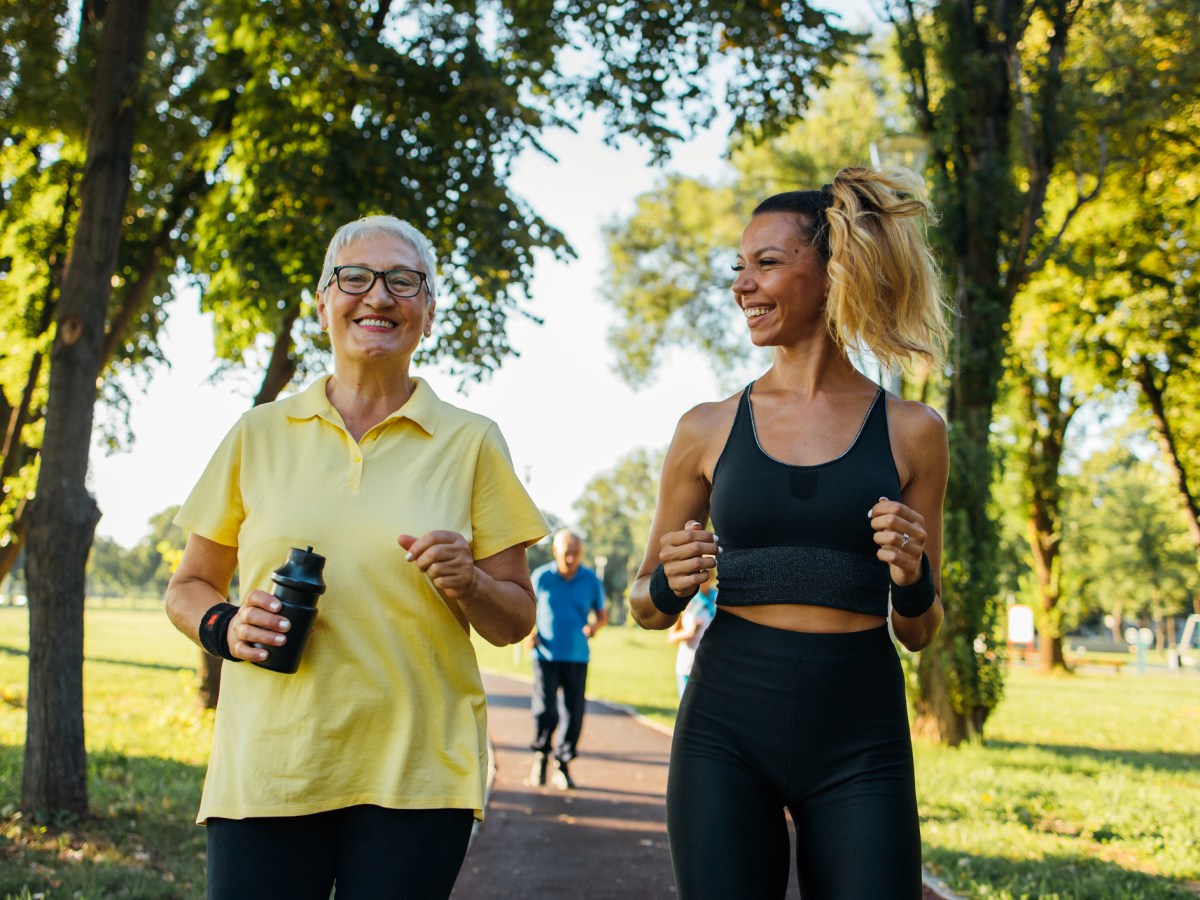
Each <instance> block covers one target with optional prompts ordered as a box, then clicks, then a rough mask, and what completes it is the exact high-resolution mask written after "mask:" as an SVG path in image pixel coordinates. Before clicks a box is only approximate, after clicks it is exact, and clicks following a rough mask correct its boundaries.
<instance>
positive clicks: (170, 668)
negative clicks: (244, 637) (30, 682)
mask: <svg viewBox="0 0 1200 900" xmlns="http://www.w3.org/2000/svg"><path fill="white" fill-rule="evenodd" d="M0 653H3V654H5V655H6V656H26V657H27V656H29V651H28V650H22V649H20V648H19V647H5V646H2V645H0ZM83 659H84V662H93V663H106V664H108V665H110V666H132V667H133V668H135V669H159V670H160V671H164V672H194V671H196V667H195V666H175V665H171V664H170V663H153V662H138V661H137V660H132V659H106V658H104V657H102V656H85V657H84V658H83Z"/></svg>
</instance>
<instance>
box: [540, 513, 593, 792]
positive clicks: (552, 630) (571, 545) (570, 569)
mask: <svg viewBox="0 0 1200 900" xmlns="http://www.w3.org/2000/svg"><path fill="white" fill-rule="evenodd" d="M553 547H554V561H553V562H549V563H546V565H544V566H541V567H539V568H538V569H535V570H534V572H533V576H532V577H533V589H534V591H535V592H536V594H537V627H536V628H535V630H534V632H533V634H532V635H531V636H530V638H531V640H532V643H533V654H532V660H533V703H532V708H533V724H534V732H535V733H534V739H533V744H532V745H531V749H532V750H533V752H534V758H533V771H532V773H531V774H530V780H531V781H532V782H533V783H534V784H537V785H543V784H545V783H546V769H547V763H548V761H549V757H550V751H551V743H552V741H553V738H554V731H555V729H556V728H557V727H558V692H559V691H560V690H561V691H562V695H563V707H564V708H565V710H566V721H565V723H564V727H563V731H562V736H561V737H560V739H559V743H558V745H557V746H556V747H554V748H553V750H554V760H555V772H554V784H555V785H556V786H557V787H559V788H561V789H562V790H567V789H569V788H573V787H574V786H575V783H574V782H573V781H572V780H571V774H570V771H569V769H568V768H567V767H568V765H569V764H570V762H571V760H572V759H574V758H575V753H576V746H577V745H578V743H579V733H580V731H581V729H582V728H583V712H584V706H585V705H586V703H585V700H584V689H585V688H586V687H587V667H588V658H589V654H588V640H589V639H590V638H592V637H593V636H594V635H595V634H596V632H598V631H599V630H600V629H601V628H603V627H604V625H605V624H606V623H607V622H608V612H607V611H606V610H605V608H604V585H603V584H602V583H601V582H600V579H599V578H598V577H597V576H596V573H595V572H593V571H592V570H591V569H589V568H586V567H585V566H583V565H581V563H582V561H583V541H581V540H580V538H579V535H577V534H574V533H573V532H571V531H568V530H566V529H563V530H561V531H559V532H558V533H556V534H555V535H554V544H553Z"/></svg>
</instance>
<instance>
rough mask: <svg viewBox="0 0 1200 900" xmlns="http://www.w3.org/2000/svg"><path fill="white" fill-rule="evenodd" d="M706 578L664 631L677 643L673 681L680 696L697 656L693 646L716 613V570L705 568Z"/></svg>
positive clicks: (672, 641) (695, 645) (671, 640)
mask: <svg viewBox="0 0 1200 900" xmlns="http://www.w3.org/2000/svg"><path fill="white" fill-rule="evenodd" d="M705 571H707V572H708V580H707V581H705V582H704V583H703V584H702V585H700V588H699V590H698V591H697V592H696V596H695V597H693V598H692V599H691V602H689V603H688V605H687V608H686V609H684V611H683V615H681V616H680V617H679V618H678V619H676V620H675V624H674V625H672V626H671V628H670V629H669V630H668V631H667V640H668V641H669V642H670V643H672V644H678V645H679V650H678V652H676V654H675V682H676V685H677V686H678V688H679V696H680V698H681V699H682V698H683V689H684V688H685V687H687V683H688V676H689V675H691V674H692V662H693V661H694V660H695V658H696V648H697V647H699V646H700V639H701V638H702V637H704V632H705V630H706V629H707V628H708V626H709V625H710V624H711V623H712V620H713V617H714V616H715V615H716V614H717V570H716V569H706V570H705Z"/></svg>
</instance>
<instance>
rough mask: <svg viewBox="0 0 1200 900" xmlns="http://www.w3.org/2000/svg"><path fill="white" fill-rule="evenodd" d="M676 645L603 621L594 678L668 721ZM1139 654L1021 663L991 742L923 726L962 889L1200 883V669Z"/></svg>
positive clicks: (942, 852)
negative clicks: (1158, 666)
mask: <svg viewBox="0 0 1200 900" xmlns="http://www.w3.org/2000/svg"><path fill="white" fill-rule="evenodd" d="M477 647H478V652H479V658H480V662H481V664H482V665H484V666H486V667H487V668H490V669H493V670H496V671H503V672H515V673H517V674H521V675H528V674H529V663H528V660H527V659H526V658H525V656H524V654H522V656H521V658H520V660H519V661H517V660H516V659H515V658H514V654H513V652H512V650H511V649H497V648H494V647H488V646H485V645H482V644H478V643H477ZM674 652H675V651H674V648H673V647H671V646H670V645H668V644H667V642H666V638H665V636H664V634H663V633H662V632H646V631H641V630H640V629H635V628H611V629H605V630H604V631H602V632H600V634H599V635H598V636H597V638H596V640H595V642H594V644H593V652H592V665H591V667H590V669H589V672H588V694H589V695H590V696H592V697H600V698H604V699H606V700H613V701H616V702H619V703H623V704H625V705H628V706H632V707H634V708H635V709H636V710H637V711H638V712H641V713H643V714H644V715H647V716H649V717H650V718H652V719H655V720H657V721H660V722H662V723H664V724H667V725H670V724H672V723H673V721H674V713H675V705H676V704H675V680H674V679H675V676H674ZM1130 661H1131V662H1132V659H1131V660H1130ZM1133 669H1134V667H1133V666H1132V665H1130V666H1127V667H1126V668H1125V671H1124V672H1123V673H1122V674H1119V675H1117V674H1107V673H1105V674H1095V675H1093V674H1086V675H1074V676H1057V677H1050V678H1046V677H1042V676H1039V675H1037V674H1036V673H1035V672H1034V671H1033V670H1031V669H1015V670H1013V671H1011V672H1010V674H1009V679H1008V682H1007V687H1006V695H1005V700H1004V702H1003V703H1002V704H1001V705H1000V707H999V709H998V710H997V711H996V712H995V714H994V715H993V716H992V717H991V719H990V720H989V722H988V725H987V736H988V741H987V744H986V746H975V745H973V746H966V747H960V748H957V749H951V748H946V747H942V746H938V745H934V744H930V743H924V742H919V741H918V742H917V744H916V747H915V754H916V767H917V781H918V785H917V787H918V792H919V795H920V796H919V800H920V807H921V816H922V825H921V829H922V838H923V841H924V857H925V863H926V867H927V868H928V869H929V870H930V871H932V872H933V873H934V874H936V875H937V876H938V877H940V878H941V879H942V880H943V881H945V882H946V883H947V884H948V885H949V886H950V887H952V888H953V889H954V890H956V891H958V892H959V893H961V894H962V895H963V896H965V897H980V898H997V900H1018V898H1031V900H1032V898H1045V900H1067V898H1079V900H1083V898H1087V900H1092V898H1097V900H1100V898H1113V900H1134V898H1137V900H1143V898H1144V900H1156V898H1168V897H1195V896H1196V895H1197V894H1200V677H1197V676H1196V675H1195V673H1187V674H1183V675H1146V676H1141V677H1139V676H1137V675H1134V674H1132V673H1133Z"/></svg>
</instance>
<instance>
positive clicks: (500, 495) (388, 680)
mask: <svg viewBox="0 0 1200 900" xmlns="http://www.w3.org/2000/svg"><path fill="white" fill-rule="evenodd" d="M327 381H328V378H322V379H321V380H319V381H317V382H316V383H315V384H313V385H311V386H310V387H308V388H307V389H306V390H304V391H303V392H302V393H300V394H297V395H295V396H293V397H288V398H286V399H283V400H277V401H275V402H274V403H269V404H265V405H263V406H260V407H256V408H255V409H252V410H250V411H249V412H247V413H246V414H245V415H243V416H242V418H241V419H240V420H239V421H238V423H237V425H235V426H234V428H233V430H232V431H230V432H229V434H228V435H227V436H226V437H225V439H224V441H222V443H221V446H220V447H219V448H218V449H217V452H216V454H215V455H214V456H213V458H212V460H211V461H210V462H209V464H208V467H207V468H206V469H205V471H204V474H203V475H202V476H201V478H200V481H199V482H198V483H197V485H196V487H195V488H194V489H193V490H192V493H191V495H190V496H189V497H188V499H187V502H186V503H184V505H183V507H182V508H181V509H180V511H179V514H178V516H176V518H175V521H176V523H177V524H178V525H180V526H181V527H182V528H184V529H185V530H187V531H190V532H193V533H195V534H198V535H201V536H202V537H205V538H208V539H209V540H211V541H215V542H217V543H219V544H224V545H226V546H233V547H237V548H238V570H239V572H240V578H241V590H242V591H243V592H247V591H249V590H251V589H252V588H258V589H261V590H265V591H270V590H271V588H272V582H271V572H272V570H274V569H276V568H278V567H279V566H280V565H281V564H282V563H283V562H284V560H285V559H286V558H287V555H288V549H289V548H291V547H307V546H309V545H311V546H312V548H313V551H314V552H315V553H319V554H321V555H322V556H324V557H325V558H326V563H325V571H324V577H325V584H326V592H325V594H324V595H323V596H322V597H321V598H320V601H319V602H318V604H317V618H316V622H315V624H314V625H313V630H312V634H311V637H310V639H309V643H308V647H307V648H306V649H305V651H304V657H303V659H302V661H301V663H300V670H299V671H298V672H296V673H295V674H293V675H284V674H280V673H278V672H271V671H268V670H266V669H261V668H259V667H258V666H255V665H252V664H250V663H247V662H243V663H239V664H236V665H235V664H226V665H225V666H224V667H223V672H222V680H221V700H220V703H219V704H218V709H217V717H216V725H215V731H214V734H213V746H212V754H211V757H210V760H209V767H208V775H207V777H206V779H205V782H204V796H203V799H202V800H201V803H200V813H199V818H198V821H199V822H201V823H203V822H205V821H206V820H207V819H208V817H209V816H217V817H220V818H232V819H240V818H246V817H250V816H287V815H306V814H309V813H316V812H323V811H325V810H331V809H340V808H343V807H347V806H354V805H359V804H372V805H377V806H383V807H388V808H393V809H437V808H453V809H472V810H474V811H475V815H476V817H478V818H482V816H483V813H482V810H483V792H484V780H485V777H486V769H487V765H486V762H487V746H486V739H487V709H486V704H485V699H484V692H483V684H482V681H481V679H480V676H479V667H478V665H477V663H476V660H475V652H474V649H473V648H472V646H471V641H470V638H469V636H468V634H467V631H466V629H465V628H464V626H463V624H461V623H460V621H459V619H458V618H456V615H455V612H454V611H452V610H451V608H450V607H449V606H448V604H447V602H446V601H445V600H443V599H442V597H441V596H440V595H439V594H438V593H437V591H435V590H434V588H433V586H432V584H430V582H429V580H428V579H427V578H426V577H425V575H424V574H423V573H422V572H421V571H420V570H419V569H418V568H417V567H416V566H415V565H414V564H412V563H410V562H407V561H406V560H405V558H404V557H405V551H404V550H403V549H401V547H400V546H399V545H398V544H397V543H396V536H397V535H400V534H412V535H418V536H419V535H422V534H425V533H426V532H427V531H433V530H435V529H444V530H449V531H456V532H458V533H459V534H461V535H462V536H463V537H464V538H466V540H467V542H468V543H469V544H470V545H471V549H472V552H473V554H474V556H475V558H476V559H484V558H486V557H489V556H492V555H493V554H496V553H499V552H500V551H501V550H505V549H507V548H509V547H513V546H516V545H522V546H528V545H530V544H532V543H534V542H536V541H537V540H539V539H540V538H541V537H542V536H543V535H545V534H546V532H547V528H546V524H545V522H544V520H543V519H542V516H541V513H539V512H538V509H537V507H536V506H535V505H534V503H533V501H532V500H531V499H530V498H529V495H528V494H527V493H526V491H525V489H524V487H523V486H522V485H521V482H520V481H519V479H518V478H517V476H516V474H515V473H514V472H513V468H512V462H511V459H510V458H509V454H508V448H507V446H506V445H505V443H504V439H503V437H501V435H500V431H499V429H498V428H497V427H496V425H495V423H494V422H492V421H490V420H489V419H486V418H484V417H483V416H479V415H475V414H474V413H470V412H466V411H465V410H461V409H458V408H456V407H454V406H451V405H450V404H448V403H443V402H442V401H441V400H439V399H438V397H437V396H436V395H435V394H434V392H433V389H432V388H430V387H429V385H428V384H426V383H425V382H424V381H423V380H421V379H415V381H416V389H415V391H414V392H413V395H412V397H411V398H410V399H409V401H408V402H407V403H406V404H405V405H404V406H403V407H402V408H401V409H399V410H397V411H396V412H394V413H393V414H392V415H390V416H389V417H388V418H387V419H386V420H384V421H383V422H381V423H380V424H379V425H377V426H375V427H374V428H372V429H371V430H370V431H369V432H367V433H366V434H365V435H363V437H362V440H361V442H355V440H354V439H353V438H352V437H351V436H350V433H349V432H348V431H347V430H346V428H345V425H344V424H343V422H342V418H341V416H340V415H339V414H338V412H337V411H336V410H335V409H334V408H333V406H332V405H330V403H329V400H328V399H327V398H326V396H325V385H326V382H327ZM460 614H461V613H460Z"/></svg>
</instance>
